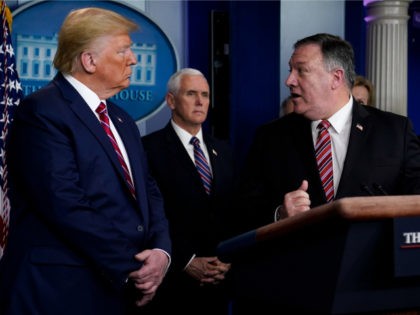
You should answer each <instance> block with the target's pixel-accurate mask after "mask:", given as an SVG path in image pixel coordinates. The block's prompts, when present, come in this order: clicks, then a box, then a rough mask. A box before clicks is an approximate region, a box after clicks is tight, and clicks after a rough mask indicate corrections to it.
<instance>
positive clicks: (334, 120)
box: [312, 95, 353, 134]
mask: <svg viewBox="0 0 420 315" xmlns="http://www.w3.org/2000/svg"><path fill="white" fill-rule="evenodd" d="M352 104H353V96H352V95H350V99H349V101H348V102H347V103H346V105H344V106H343V107H342V108H340V110H339V111H337V112H336V113H335V114H334V115H332V116H331V117H330V118H328V121H329V122H330V124H331V127H332V128H334V130H335V131H336V132H337V133H338V134H339V133H340V132H341V131H342V130H343V129H344V128H345V126H346V123H347V122H348V121H349V120H351V118H352ZM320 121H321V120H315V121H313V122H312V130H316V129H317V126H318V124H319V123H320Z"/></svg>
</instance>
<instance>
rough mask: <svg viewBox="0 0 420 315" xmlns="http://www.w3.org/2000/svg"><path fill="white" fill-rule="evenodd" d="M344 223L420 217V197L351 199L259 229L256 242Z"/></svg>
mask: <svg viewBox="0 0 420 315" xmlns="http://www.w3.org/2000/svg"><path fill="white" fill-rule="evenodd" d="M334 216H336V217H341V218H343V219H345V220H380V219H390V218H396V217H406V216H420V195H404V196H369V197H348V198H342V199H338V200H336V201H333V202H330V203H328V204H324V205H321V206H319V207H315V208H312V209H310V210H308V211H306V212H302V213H299V214H297V215H295V216H293V217H290V218H286V219H282V220H279V221H277V222H273V223H270V224H267V225H265V226H262V227H260V228H257V229H256V230H255V232H256V239H257V241H259V240H264V239H268V238H274V237H277V236H280V235H282V234H285V233H288V232H290V231H292V230H295V229H297V228H300V227H302V226H305V225H308V224H313V223H316V222H320V221H323V220H325V219H327V218H330V217H334Z"/></svg>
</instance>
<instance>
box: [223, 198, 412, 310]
mask: <svg viewBox="0 0 420 315" xmlns="http://www.w3.org/2000/svg"><path fill="white" fill-rule="evenodd" d="M218 254H219V257H220V258H221V259H222V260H224V261H227V262H231V263H232V269H231V270H230V272H229V274H228V275H229V280H230V281H231V286H232V300H233V306H234V307H233V310H234V311H233V314H234V315H236V314H242V313H243V314H247V312H248V313H251V310H252V308H254V309H255V310H258V313H256V314H322V315H326V314H417V312H416V311H412V310H419V312H418V314H420V196H419V195H413V196H378V197H376V196H373V197H351V198H343V199H340V200H337V201H334V202H332V203H329V204H325V205H322V206H320V207H316V208H313V209H311V210H309V211H307V212H304V213H300V214H298V215H296V216H294V217H290V218H287V219H283V220H280V221H278V222H275V223H271V224H268V225H266V226H262V227H260V228H257V229H255V230H252V231H249V232H246V233H244V234H241V235H238V236H236V237H234V238H231V239H228V240H225V241H223V242H221V243H220V244H219V246H218ZM235 305H237V309H238V310H241V309H242V310H243V311H242V313H241V312H240V311H237V312H235ZM268 310H274V311H273V312H269V311H268Z"/></svg>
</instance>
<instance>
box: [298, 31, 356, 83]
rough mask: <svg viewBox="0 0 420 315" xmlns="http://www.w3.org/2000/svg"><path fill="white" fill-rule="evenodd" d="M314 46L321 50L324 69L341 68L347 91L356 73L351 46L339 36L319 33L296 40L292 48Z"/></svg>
mask: <svg viewBox="0 0 420 315" xmlns="http://www.w3.org/2000/svg"><path fill="white" fill-rule="evenodd" d="M308 44H316V45H318V46H319V47H320V48H321V52H322V56H323V61H324V65H325V68H326V69H327V70H328V71H331V70H332V69H334V68H342V69H343V71H344V77H345V79H346V81H347V85H348V87H349V89H351V87H352V86H353V82H354V79H355V77H356V72H355V70H354V51H353V47H352V46H351V44H350V43H349V42H347V41H345V40H343V39H341V38H340V37H339V36H335V35H331V34H326V33H319V34H315V35H312V36H308V37H305V38H302V39H300V40H298V41H297V42H296V43H295V44H294V48H295V49H296V48H298V47H300V46H303V45H308Z"/></svg>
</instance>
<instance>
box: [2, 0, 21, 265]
mask: <svg viewBox="0 0 420 315" xmlns="http://www.w3.org/2000/svg"><path fill="white" fill-rule="evenodd" d="M1 25H2V30H3V31H2V40H1V49H0V95H1V100H0V128H1V135H0V185H1V194H0V196H1V198H0V200H1V204H0V205H1V207H0V258H1V257H2V256H3V251H4V247H5V245H6V241H7V234H8V232H9V217H10V201H9V195H8V182H7V173H8V171H7V165H6V152H5V142H6V137H7V134H8V130H9V127H10V123H11V122H12V120H13V113H14V111H15V109H16V106H18V105H19V103H20V100H21V99H22V97H23V93H22V87H21V84H20V80H19V77H18V74H17V72H16V59H15V53H14V51H13V47H12V39H11V36H10V29H11V27H10V26H11V14H10V10H9V9H8V7H7V6H6V3H5V1H4V0H1Z"/></svg>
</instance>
